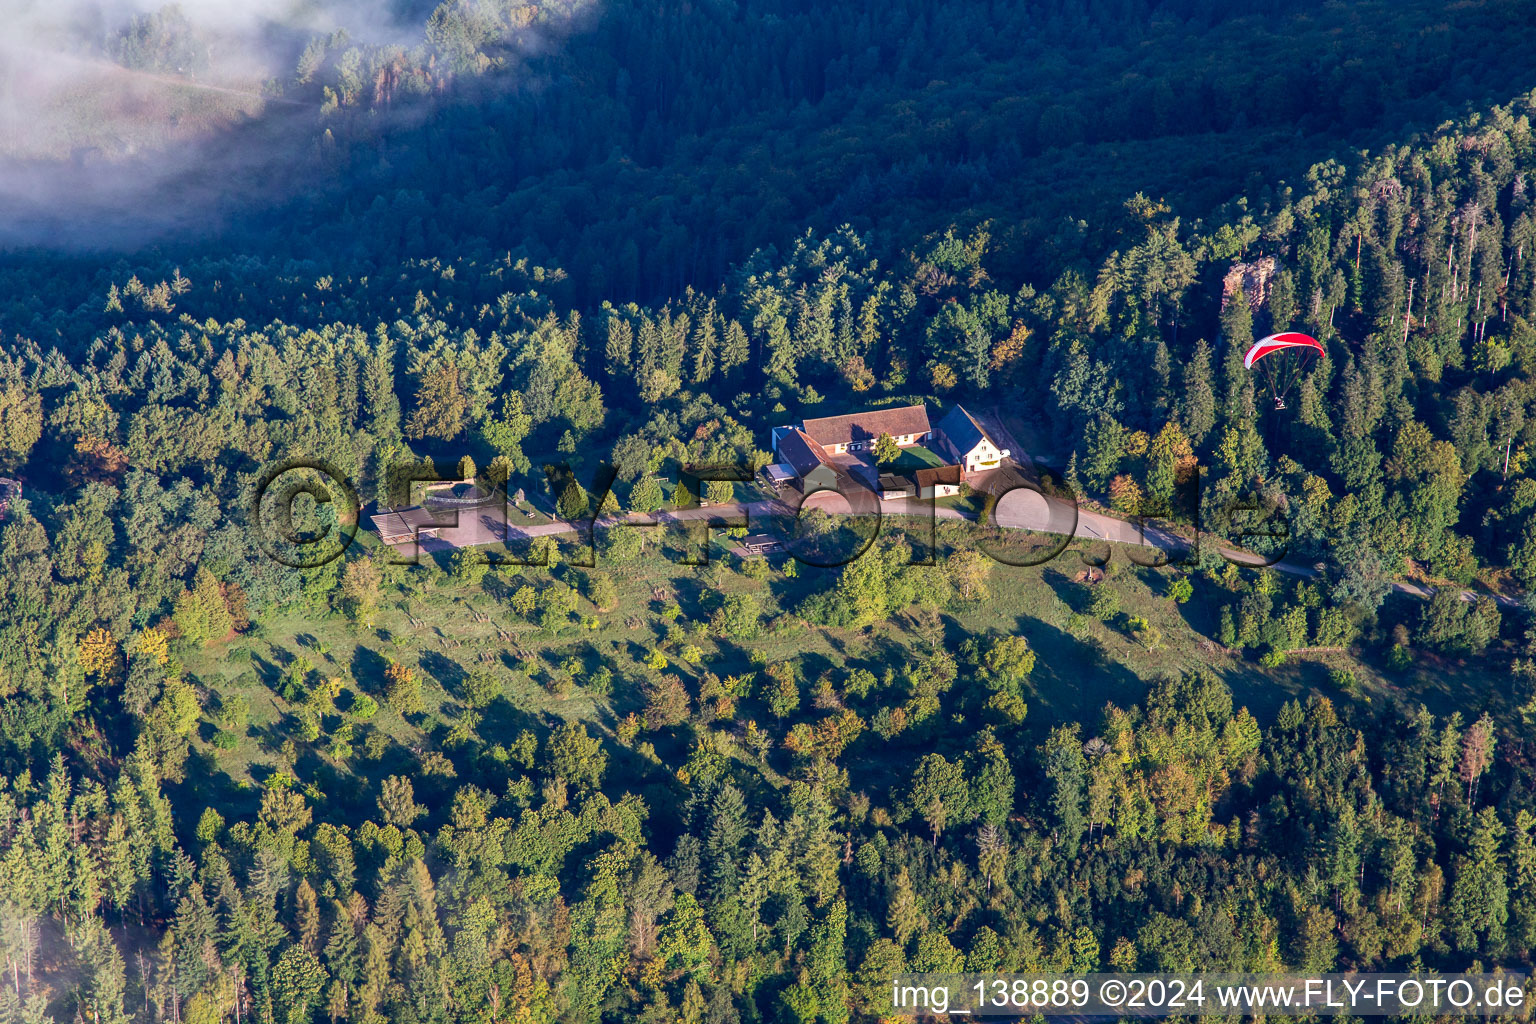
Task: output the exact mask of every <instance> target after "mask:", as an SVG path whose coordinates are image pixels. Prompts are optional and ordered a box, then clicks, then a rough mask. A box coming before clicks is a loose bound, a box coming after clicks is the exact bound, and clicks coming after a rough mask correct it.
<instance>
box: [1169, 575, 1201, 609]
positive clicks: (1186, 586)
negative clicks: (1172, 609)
mask: <svg viewBox="0 0 1536 1024" xmlns="http://www.w3.org/2000/svg"><path fill="white" fill-rule="evenodd" d="M1194 593H1195V585H1194V584H1193V583H1191V582H1189V580H1188V579H1187V578H1185V577H1183V576H1180V577H1179V578H1178V579H1176V580H1174V581H1173V582H1172V583H1170V584H1168V596H1169V597H1171V598H1173V600H1174V603H1175V604H1183V603H1184V602H1185V601H1188V600H1189V599H1190V598H1191V597H1193V596H1194Z"/></svg>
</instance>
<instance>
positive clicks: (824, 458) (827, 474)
mask: <svg viewBox="0 0 1536 1024" xmlns="http://www.w3.org/2000/svg"><path fill="white" fill-rule="evenodd" d="M778 451H779V461H780V462H781V463H783V464H784V465H786V466H788V467H789V468H790V469H791V470H792V471H793V472H794V474H795V477H796V478H797V479H798V480H799V481H800V488H801V490H804V491H806V492H810V491H820V490H835V489H836V487H837V470H836V469H835V468H833V466H832V463H831V462H830V461H829V458H828V455H827V450H826V449H825V448H823V447H822V446H821V445H819V444H817V443H816V442H815V441H813V440H812V439H811V438H810V437H808V436H806V434H805V432H804V431H802V430H795V429H790V430H788V431H786V432H785V433H784V434H782V435H781V436H780V437H779V448H778Z"/></svg>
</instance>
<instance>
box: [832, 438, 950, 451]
mask: <svg viewBox="0 0 1536 1024" xmlns="http://www.w3.org/2000/svg"><path fill="white" fill-rule="evenodd" d="M927 439H928V435H927V434H892V435H891V440H893V441H895V442H896V444H897V445H898V446H900V447H902V448H911V447H912V446H913V445H915V444H922V443H923V442H924V441H925V440H927ZM825 447H826V449H827V451H829V452H831V453H832V454H833V455H842V454H843V453H844V452H861V451H864V450H865V449H868V450H869V451H874V450H875V442H874V441H873V440H869V441H850V442H848V443H847V444H829V445H826V446H825Z"/></svg>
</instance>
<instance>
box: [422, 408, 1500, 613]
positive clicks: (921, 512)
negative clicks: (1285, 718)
mask: <svg viewBox="0 0 1536 1024" xmlns="http://www.w3.org/2000/svg"><path fill="white" fill-rule="evenodd" d="M988 425H989V427H995V428H997V429H998V432H999V433H1000V434H1003V437H999V438H998V439H999V440H1003V441H1004V442H1005V444H1011V443H1016V442H1014V440H1013V438H1012V437H1011V436H1009V435H1007V434H1006V428H1003V427H1002V425H1001V423H1000V422H998V421H996V420H995V419H994V420H992V422H990V423H989V424H988ZM871 497H872V496H871ZM805 504H806V506H807V507H811V508H818V507H819V508H823V509H825V510H826V511H828V512H831V513H842V514H846V513H847V512H848V511H849V508H848V503H847V500H846V499H844V498H842V497H841V496H839V495H836V494H834V493H832V492H821V493H819V494H813V495H811V497H810V498H808V499H806V502H805ZM873 504H874V503H873V502H871V504H870V508H869V509H860V511H872V510H873ZM879 507H880V514H881V515H882V516H919V517H926V516H928V515H929V514H932V515H933V516H934V517H935V518H937V519H946V520H959V519H974V518H975V516H974V515H972V514H971V513H969V512H962V511H961V510H959V509H955V508H945V507H936V508H932V509H931V510H930V508H929V507H928V503H927V502H924V501H917V500H911V499H900V500H895V501H883V500H882V501H880V502H879ZM794 514H795V507H794V506H792V505H788V504H786V503H784V502H782V501H757V502H749V503H747V504H737V505H716V506H711V507H708V508H694V509H680V510H677V511H671V512H659V513H657V514H656V515H654V516H644V515H638V514H628V515H622V516H604V517H602V518H601V519H599V520H598V521H597V525H599V526H611V525H614V524H616V523H619V522H628V523H629V524H630V525H634V526H644V525H662V524H666V523H682V522H698V521H700V520H715V521H719V520H722V519H736V520H738V521H739V519H740V517H741V516H743V515H745V516H746V520H747V524H748V526H749V527H750V528H752V529H754V530H761V529H764V528H765V526H766V524H767V523H768V522H769V520H770V519H772V518H774V517H788V516H793V515H794ZM455 517H457V521H455ZM439 518H440V519H441V521H442V522H443V523H444V524H445V525H444V526H442V527H441V528H440V529H439V531H438V536H437V537H435V538H434V537H423V538H422V539H421V549H422V550H423V551H428V552H435V551H452V550H456V549H458V548H464V547H478V546H482V545H487V544H499V543H502V541H503V540H506V541H509V542H512V543H516V542H517V541H519V540H528V539H531V538H534V537H549V536H558V535H562V534H569V533H575V532H577V527H576V526H574V525H572V524H571V523H568V522H564V521H561V520H555V521H553V522H546V523H539V524H537V525H519V524H520V521H522V520H524V518H525V517H524V516H523V514H522V512H521V511H520V510H519V509H517V508H516V507H513V506H508V507H507V508H505V509H503V508H502V507H501V506H499V505H493V506H490V507H488V508H481V509H474V510H461V511H457V512H454V511H443V512H440V513H439ZM995 521H996V525H997V526H999V527H1002V528H1005V529H1016V530H1031V531H1035V532H1038V533H1049V534H1054V535H1057V536H1070V537H1073V538H1075V539H1081V540H1086V541H1106V542H1111V543H1115V544H1125V545H1130V546H1133V547H1146V548H1152V549H1154V550H1155V551H1157V552H1159V553H1160V554H1159V555H1149V556H1148V558H1147V561H1148V562H1157V561H1162V560H1163V559H1164V558H1167V559H1170V560H1171V559H1175V558H1181V557H1184V556H1185V555H1186V554H1187V553H1188V551H1189V549H1190V542H1189V540H1188V539H1187V538H1184V537H1181V536H1179V535H1177V534H1175V533H1173V532H1171V531H1168V530H1164V529H1161V528H1159V527H1157V526H1154V525H1147V526H1146V527H1145V528H1144V529H1143V528H1141V527H1138V526H1137V525H1136V524H1134V523H1130V522H1127V521H1126V520H1123V519H1117V518H1115V517H1113V516H1108V515H1104V514H1102V513H1098V512H1091V511H1088V510H1086V509H1078V508H1077V507H1076V506H1074V505H1072V504H1071V503H1069V502H1064V501H1061V500H1060V499H1057V498H1047V497H1045V496H1044V495H1041V494H1040V493H1039V492H1037V491H1030V490H1024V489H1020V490H1015V491H1012V492H1010V493H1009V494H1007V495H1005V496H1004V497H1003V499H1002V500H1001V501H1000V502H999V503H998V508H997V515H996V517H995ZM409 547H410V545H409V544H405V545H400V549H401V551H402V553H405V554H409V551H408V549H409ZM1219 550H1220V552H1221V554H1222V555H1223V556H1224V557H1226V558H1228V559H1230V560H1232V561H1234V562H1238V563H1239V564H1241V563H1244V562H1247V563H1249V564H1251V565H1262V564H1263V560H1262V559H1261V558H1260V557H1259V556H1257V555H1254V554H1252V553H1251V552H1246V551H1241V550H1239V549H1235V548H1231V547H1227V546H1225V545H1223V546H1222V547H1221V548H1220V549H1219ZM1273 568H1275V569H1276V570H1277V571H1279V572H1283V573H1287V574H1288V575H1292V576H1303V577H1316V576H1319V575H1321V573H1320V572H1319V571H1318V570H1317V569H1316V567H1314V566H1313V565H1308V564H1304V563H1300V562H1290V561H1281V562H1277V563H1275V565H1274V566H1273ZM1392 589H1393V590H1394V591H1395V592H1396V593H1399V594H1406V595H1408V596H1411V597H1417V598H1420V599H1424V600H1427V599H1428V598H1429V597H1431V596H1432V595H1433V594H1434V593H1435V588H1433V587H1428V586H1424V585H1422V584H1418V583H1413V582H1410V581H1398V582H1395V583H1393V584H1392ZM1481 596H1493V598H1494V600H1495V601H1497V602H1498V603H1499V604H1500V605H1501V606H1503V607H1506V608H1513V607H1518V606H1519V604H1520V602H1519V601H1517V600H1516V599H1515V598H1512V597H1506V596H1504V595H1502V594H1500V595H1480V594H1478V593H1476V592H1474V591H1471V590H1463V591H1462V592H1461V597H1462V600H1464V601H1476V600H1478V599H1479V597H1481Z"/></svg>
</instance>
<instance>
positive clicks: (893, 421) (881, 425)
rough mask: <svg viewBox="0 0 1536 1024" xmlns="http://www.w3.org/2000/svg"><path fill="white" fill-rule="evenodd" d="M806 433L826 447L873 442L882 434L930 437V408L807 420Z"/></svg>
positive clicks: (889, 410) (881, 410) (900, 409)
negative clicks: (855, 442)
mask: <svg viewBox="0 0 1536 1024" xmlns="http://www.w3.org/2000/svg"><path fill="white" fill-rule="evenodd" d="M801 429H803V430H804V431H805V432H806V434H807V435H809V436H810V438H811V440H813V441H815V442H817V443H818V444H822V445H829V444H847V443H848V442H850V441H873V440H874V439H875V438H877V437H879V436H880V435H881V434H890V435H891V436H892V437H900V436H901V435H904V434H926V433H928V431H929V426H928V407H927V406H926V405H902V406H897V407H896V408H894V409H870V410H868V411H867V412H853V413H848V414H847V415H846V416H823V417H821V418H820V419H814V420H806V421H805V424H804V426H803V427H802V428H801Z"/></svg>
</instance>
